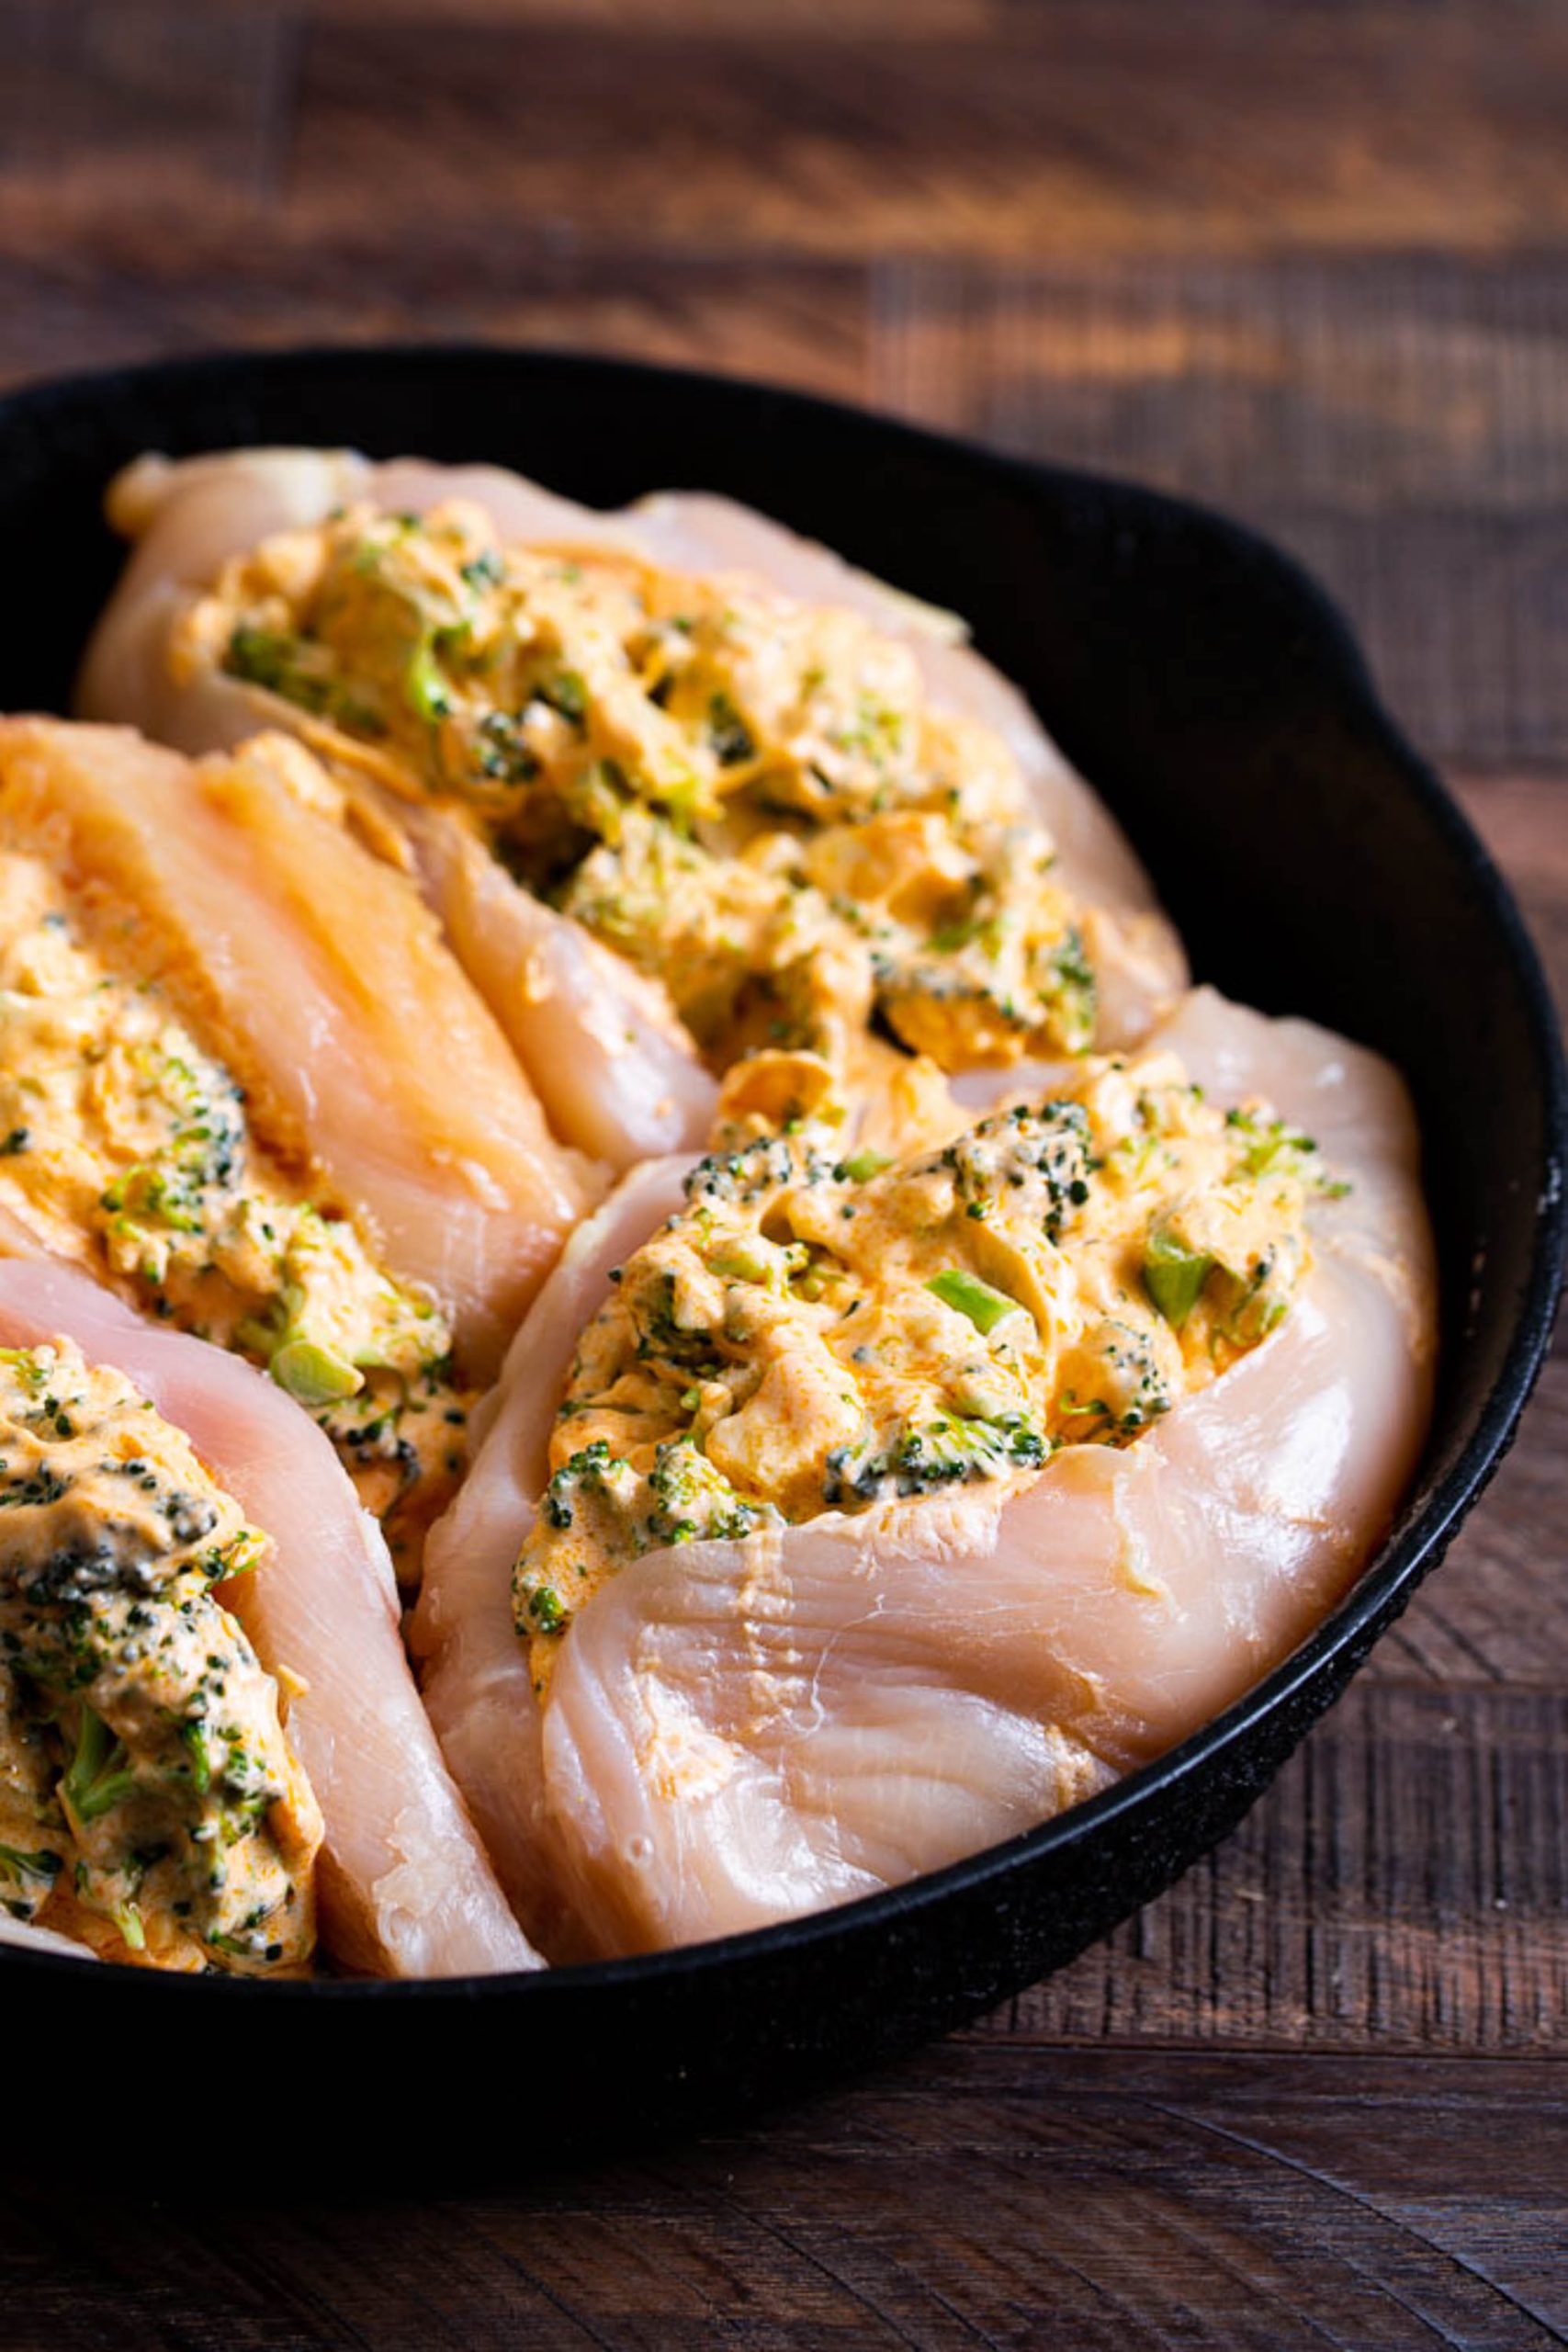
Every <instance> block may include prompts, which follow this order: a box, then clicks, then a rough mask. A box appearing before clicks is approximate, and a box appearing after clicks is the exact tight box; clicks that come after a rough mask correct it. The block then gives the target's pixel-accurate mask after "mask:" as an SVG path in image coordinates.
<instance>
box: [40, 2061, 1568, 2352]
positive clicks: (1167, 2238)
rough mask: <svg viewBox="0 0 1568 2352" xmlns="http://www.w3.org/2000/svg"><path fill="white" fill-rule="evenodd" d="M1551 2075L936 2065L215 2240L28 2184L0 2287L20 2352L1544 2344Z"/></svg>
mask: <svg viewBox="0 0 1568 2352" xmlns="http://www.w3.org/2000/svg"><path fill="white" fill-rule="evenodd" d="M1561 2079H1562V2077H1561V2070H1560V2069H1559V2068H1558V2067H1556V2066H1552V2065H1547V2064H1540V2063H1531V2062H1529V2061H1515V2062H1512V2063H1508V2062H1505V2061H1498V2060H1492V2061H1475V2060H1467V2061H1444V2060H1439V2059H1435V2058H1426V2059H1422V2060H1418V2061H1414V2062H1412V2061H1409V2060H1404V2061H1399V2060H1390V2059H1387V2058H1384V2057H1381V2056H1378V2055H1376V2054H1373V2053H1364V2054H1361V2055H1359V2056H1357V2057H1355V2058H1345V2059H1327V2058H1323V2057H1303V2056H1301V2055H1292V2057H1290V2058H1285V2059H1281V2058H1260V2057H1248V2056H1239V2055H1236V2054H1234V2053H1233V2054H1229V2055H1224V2056H1207V2055H1204V2056H1199V2055H1196V2054H1187V2053H1172V2052H1164V2053H1161V2052H1140V2053H1136V2054H1132V2053H1128V2052H1111V2053H1107V2052H1066V2051H1046V2050H1036V2049H1023V2048H1020V2047H1016V2046H1015V2047H1010V2048H1005V2049H1004V2048H995V2047H992V2048H981V2047H976V2046H974V2045H964V2044H949V2045H948V2046H947V2047H945V2048H943V2049H941V2050H938V2051H933V2052H930V2053H928V2054H926V2055H924V2056H923V2057H921V2058H919V2060H915V2061H911V2062H908V2063H907V2064H904V2065H903V2066H900V2067H897V2068H895V2069H890V2070H888V2071H887V2072H886V2074H884V2075H881V2076H880V2077H879V2078H877V2079H876V2080H875V2081H874V2082H871V2083H868V2084H866V2085H865V2086H863V2087H862V2089H861V2090H860V2091H858V2092H857V2093H856V2094H854V2095H853V2096H852V2097H840V2098H833V2099H828V2100H822V2101H818V2102H815V2103H814V2104H812V2105H811V2106H809V2107H807V2108H804V2109H800V2110H798V2111H796V2112H795V2113H793V2114H789V2115H785V2116H780V2117H776V2118H774V2119H773V2120H772V2122H771V2124H770V2126H769V2128H768V2129H767V2131H765V2132H761V2131H753V2132H747V2133H744V2134H737V2135H732V2136H724V2135H715V2136H713V2137H711V2138H709V2139H706V2140H704V2141H702V2142H699V2143H695V2144H693V2145H691V2146H688V2147H685V2148H682V2149H673V2150H670V2151H666V2152H663V2153H661V2154H654V2155H649V2156H645V2157H642V2158H639V2159H635V2160H626V2161H623V2162H622V2163H620V2164H618V2165H614V2166H609V2167H603V2168H600V2169H599V2170H597V2171H595V2172H593V2173H592V2174H588V2175H576V2174H573V2173H570V2172H566V2173H561V2172H558V2171H557V2170H555V2169H554V2168H553V2167H551V2166H550V2165H548V2163H547V2161H546V2163H545V2165H543V2167H542V2176H543V2177H539V2178H537V2179H536V2182H535V2183H534V2185H533V2186H531V2187H530V2188H527V2189H525V2190H523V2191H521V2192H520V2191H518V2190H516V2189H511V2190H506V2191H498V2192H496V2193H494V2194H491V2195H477V2196H468V2197H465V2198H463V2199H440V2200H434V2201H429V2200H424V2199H409V2200H408V2201H406V2202H404V2203H400V2204H394V2205H390V2206H389V2205H385V2204H378V2205H376V2206H367V2205H363V2204H358V2203H356V2202H355V2200H354V2199H353V2196H352V2190H351V2189H350V2190H346V2191H345V2194H344V2198H343V2199H339V2200H337V2201H335V2202H332V2203H320V2204H317V2205H314V2206H312V2207H311V2208H310V2210H309V2211H299V2209H298V2208H297V2207H295V2206H293V2205H291V2204H289V2203H288V2202H287V2201H286V2200H276V2201H275V2199H273V2198H271V2197H270V2196H269V2195H268V2194H267V2191H266V2189H265V2187H263V2188H260V2189H259V2190H257V2189H254V2188H251V2189H249V2190H248V2192H247V2194H246V2196H245V2197H244V2198H243V2199H240V2200H237V2202H236V2203H235V2204H233V2205H231V2207H230V2208H229V2209H228V2210H227V2211H225V2213H224V2215H223V2218H222V2222H221V2225H220V2226H219V2225H215V2223H214V2220H213V2218H212V2216H211V2214H210V2213H209V2212H208V2211H203V2210H202V2208H201V2206H200V2205H199V2204H197V2203H196V2202H195V2201H193V2200H192V2199H188V2198H186V2197H183V2196H179V2195H174V2194H170V2195H167V2196H164V2197H161V2198H160V2199H158V2200H157V2201H156V2202H155V2203H153V2204H151V2205H149V2204H146V2203H142V2202H141V2201H139V2200H137V2199H134V2198H131V2199H125V2198H113V2199H97V2200H90V2201H88V2202H86V2203H85V2205H81V2204H79V2205H77V2206H76V2207H74V2208H73V2209H72V2210H71V2211H69V2213H67V2211H66V2209H64V2208H62V2204H61V2202H60V2200H59V2199H55V2198H53V2197H51V2195H50V2194H49V2193H48V2191H47V2190H42V2189H39V2188H36V2187H31V2188H29V2187H28V2185H26V2184H25V2183H17V2184H14V2185H10V2186H8V2187H7V2188H6V2192H5V2194H4V2196H3V2198H0V2292H3V2293H4V2300H5V2307H6V2310H7V2311H11V2312H15V2311H16V2310H17V2309H18V2308H21V2307H22V2305H23V2303H24V2301H25V2304H26V2307H27V2308H28V2309H29V2310H30V2311H31V2312H34V2313H36V2315H37V2321H38V2325H39V2334H38V2335H37V2336H36V2337H35V2338H33V2339H32V2340H33V2341H34V2342H35V2343H37V2344H39V2345H40V2346H41V2345H43V2344H45V2343H53V2344H58V2343H61V2342H68V2343H73V2344H78V2343H79V2344H88V2343H91V2344H92V2345H94V2346H99V2347H103V2352H149V2348H150V2347H152V2346H160V2347H162V2346H169V2347H171V2348H172V2347H175V2346H178V2347H181V2352H185V2348H186V2347H189V2346H201V2347H203V2352H205V2347H207V2346H217V2345H220V2344H221V2345H222V2346H224V2347H225V2352H253V2348H254V2352H285V2347H287V2352H299V2348H300V2347H307V2346H311V2347H314V2346H349V2345H355V2346H365V2345H373V2346H376V2347H378V2352H447V2347H450V2352H480V2347H484V2352H490V2348H491V2347H494V2352H502V2347H508V2348H510V2347H513V2346H519V2345H525V2346H562V2347H568V2346H572V2347H575V2346H601V2347H604V2352H632V2348H633V2347H637V2352H684V2347H686V2346H690V2345H692V2344H693V2343H705V2344H715V2345H734V2346H746V2347H748V2352H753V2348H754V2347H761V2352H797V2347H798V2352H820V2348H821V2347H829V2346H860V2345H867V2346H884V2345H886V2346H895V2345H903V2346H917V2347H922V2352H924V2347H931V2352H947V2347H949V2346H953V2347H958V2346H975V2345H980V2346H992V2347H999V2346H1047V2345H1050V2346H1070V2347H1071V2352H1145V2347H1155V2346H1168V2345H1182V2346H1213V2347H1214V2352H1306V2348H1307V2347H1315V2352H1321V2347H1322V2346H1324V2345H1325V2344H1327V2345H1330V2346H1342V2347H1344V2352H1410V2347H1413V2346H1466V2347H1471V2352H1482V2347H1484V2352H1544V2348H1545V2347H1547V2346H1552V2345H1558V2344H1561V2343H1562V2341H1563V2340H1564V2338H1563V2331H1564V2329H1565V2328H1568V2278H1565V2277H1564V2274H1563V2271H1562V2267H1561V2266H1560V2265H1557V2264H1554V2263H1553V2261H1552V2259H1551V2249H1552V2248H1553V2247H1554V2246H1556V2247H1560V2246H1561V2245H1562V2242H1563V2237H1564V2233H1565V2232H1568V2190H1565V2183H1568V2116H1565V2113H1564V2109H1563V2104H1562V2096H1561ZM1504 2116H1506V2119H1507V2129H1506V2131H1499V2129H1498V2121H1499V2118H1500V2117H1504ZM1438 2118H1440V2129H1439V2128H1435V2125H1436V2122H1437V2119H1438ZM62 2279H64V2280H67V2281H69V2282H70V2283H69V2285H68V2287H67V2288H66V2290H65V2291H63V2292H62V2286H61V2282H62Z"/></svg>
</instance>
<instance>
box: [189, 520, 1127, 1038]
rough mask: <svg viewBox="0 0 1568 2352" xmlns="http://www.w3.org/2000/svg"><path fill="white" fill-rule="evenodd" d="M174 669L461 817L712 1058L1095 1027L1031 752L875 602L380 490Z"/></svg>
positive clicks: (201, 607) (280, 543)
mask: <svg viewBox="0 0 1568 2352" xmlns="http://www.w3.org/2000/svg"><path fill="white" fill-rule="evenodd" d="M175 667H176V672H177V673H179V674H182V675H192V674H197V673H200V672H201V671H203V670H206V671H209V672H210V671H211V670H213V669H219V670H222V671H226V672H227V673H229V674H230V675H231V676H233V677H235V678H239V679H242V680H244V681H245V682H247V683H248V684H251V685H253V686H255V687H257V688H260V689H262V690H264V691H265V693H267V694H269V695H278V696H281V697H282V698H284V699H285V700H286V701H288V702H290V703H292V704H294V705H295V706H296V707H298V708H299V709H301V710H303V711H305V712H307V713H308V714H310V718H311V720H312V721H313V722H314V726H313V729H312V732H313V735H314V739H315V740H316V741H318V746H319V747H321V748H326V749H329V750H332V751H333V752H336V753H337V754H338V755H339V756H340V757H347V758H348V759H350V760H351V761H354V762H356V763H358V764H360V765H361V766H363V767H366V768H367V769H369V770H370V771H371V772H372V773H373V774H375V775H378V777H379V778H380V779H381V780H382V781H383V782H384V783H387V784H389V785H390V786H392V787H393V788H394V789H395V790H398V791H400V792H403V793H405V794H413V795H434V796H440V797H444V798H446V800H447V801H448V802H449V803H450V804H451V805H452V806H453V807H454V808H457V809H460V810H462V811H464V812H465V813H466V815H467V817H468V820H470V821H471V822H472V823H473V824H474V825H476V826H477V827H478V828H479V830H480V831H482V833H483V834H484V835H485V837H486V838H487V840H488V841H489V842H490V844H491V847H492V848H493V849H494V850H495V852H496V854H498V855H499V856H501V857H502V859H503V860H504V861H505V863H506V864H507V865H508V866H509V867H510V868H511V869H512V870H513V873H514V874H515V875H516V876H518V878H519V879H521V880H522V881H523V882H525V884H526V885H527V887H528V888H531V889H533V890H534V891H536V892H537V893H538V894H540V895H542V896H544V897H546V898H547V899H551V900H552V901H553V902H554V903H555V904H557V905H558V906H559V907H561V908H563V909H564V910H566V911H567V912H569V913H570V914H572V915H574V916H576V917H577V918H578V919H579V920H580V921H581V922H583V923H585V924H586V925H587V926H588V928H589V929H590V930H591V931H592V932H593V933H596V934H597V936H598V937H599V938H601V939H603V940H604V941H605V942H607V943H608V944H610V945H611V946H613V947H615V948H616V949H618V950H619V951H620V952H621V953H622V954H624V955H625V956H627V957H628V958H630V959H631V960H632V961H633V962H634V963H636V964H637V965H639V966H640V967H642V968H643V970H644V971H645V972H647V973H649V974H650V975H651V976H653V977H654V978H657V979H659V980H660V981H661V982H662V983H663V984H664V986H665V988H666V989H667V990H668V991H669V994H670V996H671V999H672V1001H673V1002H674V1005H675V1007H676V1009H677V1010H678V1011H679V1012H680V1014H681V1015H682V1018H683V1020H684V1021H685V1022H686V1023H687V1024H688V1025H689V1027H690V1028H691V1030H692V1032H693V1033H694V1035H695V1037H696V1038H697V1040H698V1042H699V1044H700V1045H701V1046H703V1048H704V1049H705V1052H706V1053H707V1055H708V1057H709V1058H710V1059H711V1060H712V1062H713V1063H714V1065H715V1066H716V1068H719V1069H723V1068H726V1067H728V1065H729V1064H730V1063H732V1062H733V1061H734V1060H735V1059H736V1058H737V1057H739V1056H740V1055H742V1054H745V1053H750V1052H754V1051H756V1050H758V1049H760V1048H763V1047H783V1048H786V1049H792V1050H804V1051H807V1052H812V1053H817V1054H819V1055H821V1056H823V1057H825V1058H826V1059H827V1060H828V1061H829V1063H830V1064H832V1065H833V1066H834V1067H835V1068H837V1067H839V1066H840V1065H841V1064H842V1062H843V1060H844V1058H845V1056H846V1053H847V1052H848V1050H849V1048H850V1045H851V1042H852V1040H854V1039H855V1038H857V1037H860V1036H862V1035H865V1034H866V1033H868V1032H869V1030H870V1028H871V1025H872V1024H873V1023H876V1024H877V1026H878V1027H879V1028H881V1029H883V1030H886V1032H888V1033H890V1034H891V1035H893V1036H894V1037H896V1038H897V1040H898V1042H899V1044H900V1045H901V1046H903V1047H904V1048H906V1049H907V1050H908V1051H910V1052H913V1053H917V1054H927V1055H930V1056H931V1057H934V1059H935V1060H936V1061H938V1062H939V1063H940V1064H941V1065H942V1067H943V1068H945V1069H959V1068H967V1067H972V1066H974V1065H976V1064H980V1063H995V1064H1006V1063H1008V1062H1010V1061H1012V1060H1015V1059H1017V1058H1018V1057H1021V1056H1022V1055H1024V1054H1029V1053H1033V1054H1041V1053H1058V1052H1076V1051H1078V1050H1080V1049H1082V1048H1083V1047H1085V1046H1088V1045H1089V1043H1090V1041H1091V1039H1092V1037H1093V1034H1094V1026H1095V1012H1096V1006H1095V996H1096V991H1095V976H1094V972H1093V970H1092V968H1091V965H1090V961H1089V956H1088V954H1087V953H1086V948H1085V933H1084V931H1083V929H1082V927H1081V925H1080V921H1079V910H1077V907H1076V905H1075V903H1074V901H1073V899H1072V898H1071V896H1070V894H1069V893H1068V892H1067V891H1066V888H1064V887H1063V885H1062V883H1061V880H1060V878H1059V876H1058V874H1057V872H1056V866H1055V851H1054V849H1053V846H1052V843H1051V841H1050V838H1049V836H1048V835H1047V834H1046V833H1045V832H1044V831H1043V830H1042V829H1041V827H1040V825H1039V824H1038V823H1037V822H1036V821H1035V820H1034V817H1033V815H1032V809H1031V806H1030V803H1029V799H1028V796H1027V793H1026V790H1025V787H1024V785H1023V782H1022V779H1021V776H1020V775H1019V773H1018V771H1017V768H1016V766H1015V764H1014V763H1013V760H1012V757H1011V754H1010V752H1009V751H1008V750H1007V748H1006V746H1005V745H1004V744H1003V743H1002V742H1001V741H999V739H998V738H997V737H996V736H995V735H993V734H992V733H991V732H990V731H989V730H988V729H986V728H983V727H980V726H977V725H976V724H975V723H973V722H971V721H968V720H964V719H960V718H951V717H948V716H945V715H942V714H940V713H937V712H935V711H933V710H931V708H930V707H928V705H927V703H926V700H925V695H924V690H923V685H922V682H921V679H920V676H919V668H918V665H917V662H916V661H915V657H914V655H913V653H912V651H911V650H910V649H909V648H908V646H907V645H905V644H903V643H901V642H899V641H898V640H897V639H892V638H889V637H886V636H884V635H882V634H880V633H879V632H878V631H877V630H876V629H874V628H873V627H872V626H871V625H870V624H869V623H868V622H867V621H865V620H864V619H863V617H861V616H859V615H857V614H854V613H852V612H847V611H840V610H835V609H829V608H826V607H818V606H812V605H802V604H798V603H795V602H794V601H792V600H791V599H789V598H786V597H784V596H781V595H778V594H774V593H772V592H770V591H768V590H766V589H764V588H762V587H761V586H759V585H757V584H755V583H753V582H747V581H742V580H739V579H724V578H719V579H706V580H697V579H691V578H687V577H684V576H681V575H677V574H674V573H668V572H663V571H659V570H657V569H656V568H654V567H653V566H651V565H649V564H645V563H642V562H639V561H637V560H635V559H632V558H629V557H626V556H620V555H610V554H606V553H604V551H603V550H600V551H587V550H584V551H581V552H573V551H571V550H565V551H559V550H558V551H549V550H542V549H537V548H522V547H509V548H502V547H501V546H500V545H499V544H498V543H497V541H496V539H495V537H494V535H493V532H492V530H491V525H490V523H489V520H488V518H487V517H486V516H485V515H484V514H483V512H482V511H481V510H480V509H479V508H477V507H473V506H470V505H468V504H466V503H461V502H456V501H454V502H452V503H448V504H446V505H445V506H441V507H438V508H436V509H435V510H434V512H432V513H431V514H429V515H426V516H424V517H423V519H421V518H419V517H416V516H412V515H380V514H378V513H376V512H375V511H374V510H373V509H372V508H370V507H368V506H355V507H352V508H349V509H348V510H346V511H345V512H344V513H342V514H341V515H338V516H336V517H334V518H333V520H331V521H329V522H328V523H326V524H325V525H322V526H319V527H316V528H311V529H304V530H298V531H292V532H287V533H284V534H281V535H279V536H277V537H274V538H271V539H268V540H266V541H265V542H264V543H263V544H262V545H261V546H260V547H258V548H255V549H254V551H253V552H252V553H250V554H248V555H245V556H243V557H240V558H237V559H235V560H233V561H231V563H230V564H229V565H228V566H227V567H226V568H225V570H224V571H223V572H222V574H221V576H220V581H219V583H218V585H217V588H216V589H215V591H214V593H213V594H211V595H209V596H208V597H207V598H205V599H203V600H202V601H201V602H200V603H198V604H197V605H196V606H195V608H194V609H193V610H192V611H191V613H190V614H188V615H187V616H186V620H185V622H184V624H183V627H182V629H181V632H180V636H179V638H178V639H177V642H176V647H175ZM323 739H325V740H324V741H323Z"/></svg>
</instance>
